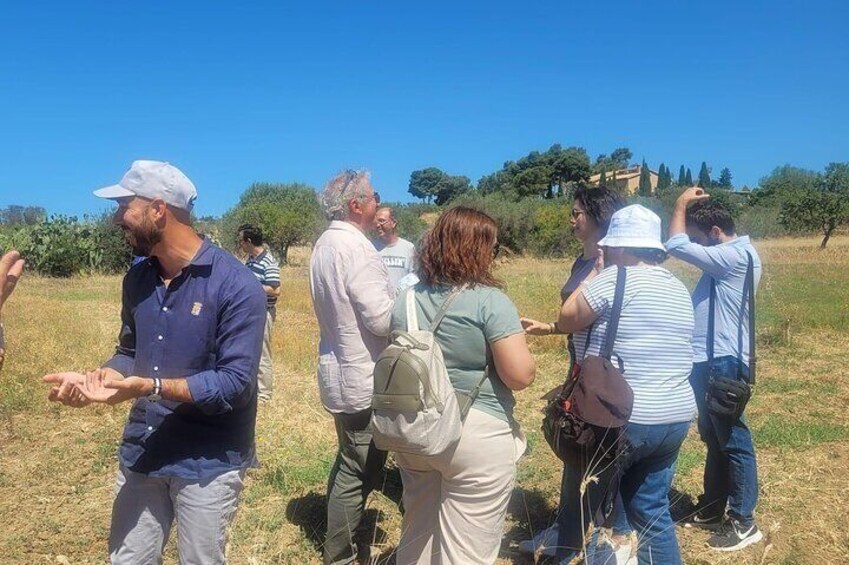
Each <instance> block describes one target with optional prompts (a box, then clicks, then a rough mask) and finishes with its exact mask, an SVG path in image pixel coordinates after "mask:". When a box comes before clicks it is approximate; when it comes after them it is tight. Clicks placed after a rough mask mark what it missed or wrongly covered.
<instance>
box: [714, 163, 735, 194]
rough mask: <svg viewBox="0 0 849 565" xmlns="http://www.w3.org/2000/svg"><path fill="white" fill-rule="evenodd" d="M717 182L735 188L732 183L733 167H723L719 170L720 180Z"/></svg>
mask: <svg viewBox="0 0 849 565" xmlns="http://www.w3.org/2000/svg"><path fill="white" fill-rule="evenodd" d="M716 184H717V186H719V187H721V188H727V189H729V190H731V189H732V188H733V185H732V184H731V169H729V168H728V167H725V168H723V169H722V170H721V171H720V172H719V181H718V182H717V183H716Z"/></svg>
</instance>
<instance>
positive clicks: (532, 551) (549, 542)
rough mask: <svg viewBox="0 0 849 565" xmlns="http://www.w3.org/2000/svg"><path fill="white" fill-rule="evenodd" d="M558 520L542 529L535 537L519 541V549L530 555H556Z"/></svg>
mask: <svg viewBox="0 0 849 565" xmlns="http://www.w3.org/2000/svg"><path fill="white" fill-rule="evenodd" d="M558 529H559V528H558V526H557V522H555V523H554V524H552V525H551V526H549V527H547V528H546V529H544V530H540V531H538V532H537V533H536V535H535V536H534V537H533V539H526V540H522V541H520V542H519V551H520V552H522V553H527V554H528V555H541V556H543V557H554V555H555V553H556V552H557V549H556V548H557V532H558Z"/></svg>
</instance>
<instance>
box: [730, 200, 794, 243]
mask: <svg viewBox="0 0 849 565" xmlns="http://www.w3.org/2000/svg"><path fill="white" fill-rule="evenodd" d="M780 212H781V209H780V208H779V207H778V206H746V207H745V208H743V211H742V212H741V213H740V217H739V218H737V220H736V223H737V232H738V233H741V234H745V235H749V236H752V237H753V238H756V239H765V238H768V237H781V236H785V235H788V234H790V231H789V230H788V229H787V228H786V227H785V226H784V225H783V224H782V223H781V222H780V221H779V214H780Z"/></svg>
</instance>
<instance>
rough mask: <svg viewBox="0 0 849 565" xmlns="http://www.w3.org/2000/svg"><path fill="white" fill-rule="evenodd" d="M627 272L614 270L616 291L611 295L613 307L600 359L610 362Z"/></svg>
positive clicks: (621, 268)
mask: <svg viewBox="0 0 849 565" xmlns="http://www.w3.org/2000/svg"><path fill="white" fill-rule="evenodd" d="M627 276H628V271H627V269H626V268H625V267H618V268H617V269H616V291H615V292H614V293H613V307H612V308H611V310H610V321H609V322H607V331H606V332H605V334H606V335H605V336H604V348H603V349H602V350H601V357H603V358H604V359H607V360H608V361H609V360H610V356H611V355H613V344H614V342H615V341H616V333H617V332H618V331H619V317H620V315H621V314H622V302H623V301H624V300H625V280H626V279H627Z"/></svg>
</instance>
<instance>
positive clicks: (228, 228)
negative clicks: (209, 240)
mask: <svg viewBox="0 0 849 565" xmlns="http://www.w3.org/2000/svg"><path fill="white" fill-rule="evenodd" d="M244 223H250V224H253V225H255V226H258V227H259V228H260V229H262V233H263V236H264V238H265V240H266V242H267V243H268V245H269V247H270V248H271V250H272V251H273V252H274V254H275V255H276V256H277V259H278V260H279V261H280V263H281V264H285V263H287V262H288V258H289V247H290V246H292V245H297V244H300V243H310V242H312V241H314V240H315V238H316V237H317V236H318V234H319V233H320V232H321V230H322V229H323V228H324V226H325V225H326V224H327V222H326V221H325V219H324V216H323V214H322V212H321V208H320V206H319V203H318V198H317V197H316V194H315V190H313V189H312V188H311V187H309V186H307V185H304V184H276V183H254V184H252V185H251V186H250V187H249V188H248V189H247V190H246V191H245V192H244V193H243V194H242V196H241V198H240V199H239V203H238V204H236V205H235V206H234V207H233V208H231V209H230V210H229V211H228V212H227V213H226V214H224V217H223V218H222V219H221V224H220V228H221V232H220V237H221V244H222V245H224V246H225V247H228V248H230V249H235V247H236V240H237V236H238V234H237V231H238V229H239V226H240V225H241V224H244Z"/></svg>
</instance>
